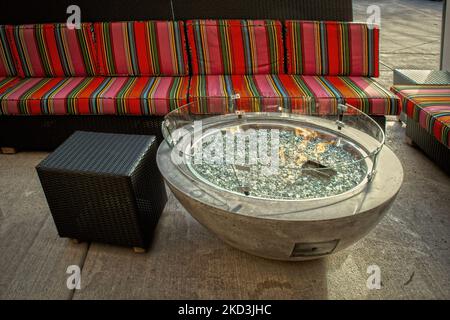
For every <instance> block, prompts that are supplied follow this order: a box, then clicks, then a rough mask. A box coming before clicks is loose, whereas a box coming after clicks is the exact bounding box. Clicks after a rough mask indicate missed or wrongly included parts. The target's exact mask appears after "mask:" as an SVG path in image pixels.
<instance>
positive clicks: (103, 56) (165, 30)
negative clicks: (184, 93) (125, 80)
mask: <svg viewBox="0 0 450 320" xmlns="http://www.w3.org/2000/svg"><path fill="white" fill-rule="evenodd" d="M95 37H96V41H97V53H98V57H99V68H100V70H99V71H100V74H101V75H105V76H184V75H188V73H189V69H188V63H187V52H186V43H185V34H184V23H183V22H182V21H134V22H98V23H95Z"/></svg>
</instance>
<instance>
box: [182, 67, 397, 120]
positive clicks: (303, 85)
mask: <svg viewBox="0 0 450 320" xmlns="http://www.w3.org/2000/svg"><path fill="white" fill-rule="evenodd" d="M235 94H239V95H240V97H241V99H240V101H238V102H237V103H240V104H241V108H243V109H246V110H250V109H251V110H253V111H258V110H261V108H262V106H268V105H275V104H278V105H281V106H284V107H287V108H291V109H296V108H297V107H298V106H301V105H302V102H303V100H304V99H303V97H312V98H319V99H323V100H332V101H334V107H335V106H336V105H337V102H338V101H342V102H347V103H349V104H350V105H352V106H354V107H356V108H359V109H361V110H362V111H363V112H365V113H368V114H370V115H385V114H391V115H397V114H398V113H399V111H398V110H399V109H398V99H397V98H396V96H395V95H394V94H392V93H390V92H389V91H387V90H385V89H383V88H382V87H381V86H380V85H379V84H377V83H376V82H375V81H373V80H371V79H370V78H364V77H331V76H330V77H320V76H316V77H315V76H296V75H294V76H291V75H253V76H250V75H248V76H244V75H231V76H224V75H222V76H220V75H207V76H193V77H192V79H191V86H190V89H189V97H190V100H191V101H199V102H200V104H201V108H202V109H203V111H207V108H208V107H210V106H209V105H211V104H212V102H214V101H217V100H220V99H224V98H225V99H227V98H229V97H231V96H232V95H235ZM220 103H221V102H220V101H217V102H216V103H215V105H219V104H220ZM222 103H223V102H222Z"/></svg>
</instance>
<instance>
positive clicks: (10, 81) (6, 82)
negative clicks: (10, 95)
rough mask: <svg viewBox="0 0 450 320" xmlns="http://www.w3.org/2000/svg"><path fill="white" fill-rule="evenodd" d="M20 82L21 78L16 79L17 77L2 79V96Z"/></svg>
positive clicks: (0, 89) (0, 91) (0, 90)
mask: <svg viewBox="0 0 450 320" xmlns="http://www.w3.org/2000/svg"><path fill="white" fill-rule="evenodd" d="M19 81H20V78H16V77H13V78H11V77H8V78H5V77H0V94H2V93H3V92H5V91H6V90H8V89H9V88H11V87H12V86H14V85H15V84H17V83H18V82H19Z"/></svg>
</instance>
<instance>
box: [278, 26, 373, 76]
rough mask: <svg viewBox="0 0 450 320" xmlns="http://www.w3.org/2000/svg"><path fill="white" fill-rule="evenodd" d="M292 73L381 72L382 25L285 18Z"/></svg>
mask: <svg viewBox="0 0 450 320" xmlns="http://www.w3.org/2000/svg"><path fill="white" fill-rule="evenodd" d="M285 25H286V49H287V66H288V73H289V74H302V75H329V76H363V77H378V75H379V66H378V63H379V28H378V27H377V26H375V25H368V24H365V23H353V22H336V21H326V22H317V21H292V20H291V21H286V23H285Z"/></svg>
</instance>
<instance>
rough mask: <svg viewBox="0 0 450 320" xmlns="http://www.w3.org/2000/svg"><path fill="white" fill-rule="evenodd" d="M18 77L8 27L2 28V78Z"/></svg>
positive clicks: (0, 46)
mask: <svg viewBox="0 0 450 320" xmlns="http://www.w3.org/2000/svg"><path fill="white" fill-rule="evenodd" d="M16 75H17V70H16V66H15V63H14V59H13V56H12V52H11V48H10V46H9V42H8V37H7V35H6V27H5V26H0V77H13V76H16Z"/></svg>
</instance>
